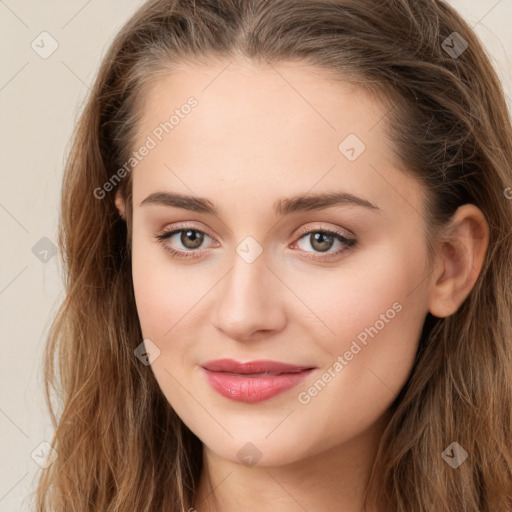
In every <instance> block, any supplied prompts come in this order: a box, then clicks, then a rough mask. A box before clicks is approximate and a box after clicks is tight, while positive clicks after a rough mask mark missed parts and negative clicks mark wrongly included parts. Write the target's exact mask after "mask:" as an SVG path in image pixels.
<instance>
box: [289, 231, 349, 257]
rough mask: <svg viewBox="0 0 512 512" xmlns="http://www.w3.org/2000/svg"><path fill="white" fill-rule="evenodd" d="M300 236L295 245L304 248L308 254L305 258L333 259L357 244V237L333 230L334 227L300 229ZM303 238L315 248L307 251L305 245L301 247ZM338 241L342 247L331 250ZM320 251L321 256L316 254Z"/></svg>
mask: <svg viewBox="0 0 512 512" xmlns="http://www.w3.org/2000/svg"><path fill="white" fill-rule="evenodd" d="M299 235H301V236H300V238H299V239H298V240H297V242H295V244H294V245H299V248H301V249H302V250H304V251H305V252H306V253H307V255H305V256H304V257H305V258H308V259H313V260H318V261H322V260H326V259H332V258H335V257H337V256H339V255H340V254H341V253H344V252H346V251H348V250H349V249H351V248H352V247H353V246H354V245H355V244H356V239H355V238H352V237H348V236H346V235H345V234H344V233H342V232H340V231H337V230H335V229H334V230H332V229H321V228H318V229H310V230H309V231H305V230H301V231H299ZM302 240H304V241H305V242H307V243H306V244H304V245H306V246H307V245H308V244H309V246H310V247H312V248H313V251H307V250H306V249H305V248H304V245H303V246H302V247H300V245H301V244H300V243H299V242H301V241H302ZM336 242H338V243H339V244H340V245H341V247H340V248H339V249H338V250H337V251H333V252H329V250H330V249H331V248H332V247H333V246H335V245H336ZM315 253H316V254H318V253H320V256H318V255H316V254H315ZM322 253H328V255H327V256H321V254H322Z"/></svg>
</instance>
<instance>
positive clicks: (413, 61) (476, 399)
mask: <svg viewBox="0 0 512 512" xmlns="http://www.w3.org/2000/svg"><path fill="white" fill-rule="evenodd" d="M446 41H448V43H446ZM464 42H466V43H467V48H465V44H464ZM455 50H456V52H455ZM239 55H241V56H242V57H245V58H247V59H250V60H252V61H255V62H270V63H279V62H280V61H282V62H284V61H300V62H304V63H306V64H310V65H311V66H312V67H316V68H317V69H323V70H325V71H326V72H328V73H332V76H336V77H339V79H340V80H349V81H352V82H354V83H357V84H359V85H360V86H361V87H365V88H367V89H368V90H371V91H372V92H374V93H375V94H376V95H377V97H379V98H388V99H389V100H390V101H389V102H388V104H389V110H388V112H387V115H386V116H385V118H384V119H383V120H382V122H383V123H385V127H386V130H387V133H389V135H390V138H391V140H392V141H393V143H394V150H395V153H396V157H397V161H398V162H399V163H400V166H401V168H403V170H404V172H408V173H410V174H411V175H413V176H415V177H416V178H418V179H420V180H421V181H422V182H423V183H424V184H425V185H426V188H427V194H428V203H427V205H428V209H427V211H426V212H425V226H426V230H427V231H428V236H427V239H428V240H433V239H434V238H433V237H434V236H435V235H436V234H439V233H440V232H441V231H440V229H441V227H443V226H446V225H447V222H448V221H449V219H450V217H451V216H452V215H453V213H454V212H455V210H456V209H457V208H458V207H459V206H461V205H462V204H465V203H472V204H475V205H476V206H478V207H479V208H480V209H481V210H482V212H483V213H484V215H485V217H486V219H487V222H488V224H489V228H490V245H489V249H488V251H487V254H486V258H485V261H484V265H483V268H482V270H481V273H480V275H479V277H478V280H477V282H476V284H475V286H474V288H473V289H472V291H471V293H470V295H469V296H468V297H467V299H466V300H465V301H464V302H463V304H462V305H461V306H460V308H459V309H458V310H457V311H456V312H455V313H454V314H453V315H451V316H449V317H447V318H443V319H441V318H436V317H433V316H432V315H430V314H428V315H427V317H426V319H425V324H424V328H423V333H422V336H421V340H420V347H419V350H418V353H417V358H416V361H415V364H414V367H413V370H412V372H411V374H410V377H409V379H408V381H407V383H406V385H405V386H404V387H403V389H402V390H401V392H400V394H399V396H398V397H397V399H396V400H395V402H394V403H393V406H392V412H393V415H392V419H391V421H390V423H389V425H388V426H387V428H386V430H385V432H384V434H383V437H382V440H381V444H380V448H379V451H378V454H377V458H376V461H375V464H374V468H373V471H372V474H371V478H370V483H369V486H368V491H367V494H366V500H367V501H366V505H367V507H368V510H370V509H371V508H372V507H375V506H379V507H382V509H386V510H387V509H389V510H393V511H396V512H412V511H414V512H427V511H429V512H441V511H457V512H470V511H471V512H477V511H478V512H491V511H492V512H499V511H503V510H511V509H512V447H511V440H512V332H511V330H512V286H511V283H512V249H511V248H512V243H511V234H512V201H511V200H510V199H509V198H508V194H507V193H506V191H507V190H512V189H510V188H509V187H511V186H512V173H511V168H512V167H511V166H512V128H511V123H510V116H509V114H508V110H507V106H506V103H505V100H504V93H503V90H502V87H501V84H500V82H499V80H498V78H497V75H496V73H495V71H494V69H493V67H492V65H491V63H490V61H489V59H488V57H487V56H486V53H485V51H484V49H483V47H482V44H481V43H480V41H479V40H478V38H477V37H476V35H475V33H474V32H473V31H472V29H471V28H470V27H469V26H468V24H467V23H466V22H465V21H464V20H463V19H462V18H461V17H460V15H458V14H457V12H456V11H455V10H454V9H453V8H451V7H450V6H449V5H447V4H446V3H445V2H444V1H440V0H382V1H376V0H308V1H302V0H300V1H297V0H272V1H265V0H150V1H148V2H147V3H145V4H144V5H143V6H142V7H141V8H140V9H139V10H138V11H137V12H136V13H135V15H133V16H132V18H131V19H130V20H129V21H128V22H127V23H126V25H125V26H124V27H123V28H122V29H121V30H120V32H119V33H118V34H117V36H116V38H115V40H114V41H113V43H112V44H111V46H110V48H109V50H108V52H107V54H106V55H105V57H104V59H103V61H102V64H101V67H100V70H99V73H98V76H97V78H96V81H95V83H94V86H93V88H92V91H91V93H90V96H89V98H88V101H87V103H86V104H85V107H84V110H83V112H82V114H81V117H80V120H79V122H78V124H77V126H76V132H75V134H74V139H73V144H72V147H71V150H70V153H69V156H68V160H67V165H66V169H65V174H64V180H63V187H62V206H61V223H60V237H59V243H60V249H61V254H62V258H63V266H64V277H65V293H66V295H65V299H64V301H63V303H62V305H61V308H60V310H59V312H58V315H57V316H56V318H55V319H54V321H53V324H52V326H51V331H50V333H49V338H48V343H47V346H46V353H45V360H44V375H45V386H46V387H45V393H46V400H47V403H48V406H49V408H50V413H51V419H52V423H53V426H54V428H55V434H54V437H53V439H52V441H51V444H52V446H53V448H54V449H55V450H56V451H57V454H58V457H57V459H56V460H55V462H53V464H51V465H50V466H49V467H48V468H47V469H45V470H43V471H42V473H41V475H40V480H39V485H38V488H37V491H36V492H35V498H36V501H37V510H38V511H43V510H44V511H49V510H51V511H52V512H71V511H73V512H85V511H90V510H94V511H96V512H101V511H105V512H106V511H109V512H114V511H116V512H121V511H130V512H133V511H135V510H136V511H137V512H150V511H151V512H155V511H157V510H173V511H177V512H181V511H187V510H188V509H189V507H192V506H193V499H194V496H195V492H196V490H197V483H198V479H199V475H200V473H201V470H202V444H201V442H200V440H199V439H198V438H197V437H196V436H195V435H194V434H193V433H192V432H191V431H190V430H189V429H188V428H187V427H186V426H185V425H184V424H183V422H182V421H181V419H180V418H179V417H178V416H177V414H176V413H175V412H174V411H173V409H172V408H171V407H170V405H169V404H168V402H167V401H166V399H165V398H164V396H163V394H162V392H161V390H160V389H159V386H158V384H157V382H156V380H155V378H154V375H153V373H152V371H151V368H150V367H149V366H145V365H143V364H141V362H140V361H139V360H138V359H137V358H136V357H135V356H134V349H135V348H136V347H137V346H138V345H139V344H140V343H141V341H142V333H141V329H140V325H139V322H138V316H137V310H136V307H135V301H134V293H133V286H132V281H131V261H130V229H131V182H132V180H131V173H130V172H127V173H126V175H124V174H125V173H121V174H119V172H118V171H119V169H120V168H122V166H123V165H124V164H125V162H127V161H129V158H130V153H131V152H132V151H133V149H134V148H133V140H134V133H135V130H136V129H137V123H138V120H139V118H140V114H141V110H142V109H141V104H142V101H143V98H144V91H146V90H147V86H148V85H149V83H150V82H151V81H152V80H155V79H156V77H158V76H162V75H163V74H165V73H166V72H168V70H170V69H172V66H173V65H175V64H179V63H180V62H186V61H188V62H190V61H192V60H195V61H198V62H201V61H204V62H206V61H207V59H209V58H218V59H224V60H226V62H228V61H229V60H230V59H232V58H233V57H234V56H239ZM116 173H117V175H118V176H121V175H123V177H122V179H121V180H120V181H119V183H118V184H117V183H116V184H115V185H116V187H114V185H112V187H105V186H104V185H105V183H107V182H109V183H112V181H109V180H112V177H113V176H114V175H115V174H116ZM107 188H108V189H111V188H115V189H116V190H117V189H118V190H120V191H121V192H122V194H123V196H124V197H125V199H126V200H127V210H126V222H125V221H123V219H121V218H120V217H119V215H118V211H117V209H116V207H115V204H114V192H113V191H111V190H109V191H108V192H105V190H106V189H107ZM99 189H101V190H102V191H103V192H102V194H103V195H104V197H102V198H100V197H98V196H99V194H98V193H96V194H95V193H94V191H95V190H99ZM52 390H53V391H55V394H56V396H55V397H54V398H53V399H52V397H51V394H52ZM52 400H55V402H54V404H52ZM454 441H455V442H457V443H458V444H459V445H460V446H461V447H462V448H464V450H465V451H466V452H467V453H468V458H467V460H466V461H465V462H464V463H463V464H462V465H460V466H459V467H458V468H457V469H453V468H452V467H450V465H448V464H447V463H446V462H445V460H443V457H442V456H441V454H442V452H443V450H445V448H446V447H447V446H449V445H450V444H451V443H452V442H454Z"/></svg>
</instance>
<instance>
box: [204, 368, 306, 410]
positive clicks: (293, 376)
mask: <svg viewBox="0 0 512 512" xmlns="http://www.w3.org/2000/svg"><path fill="white" fill-rule="evenodd" d="M203 370H204V372H205V374H206V378H207V379H208V382H209V383H210V386H211V387H212V388H213V389H214V390H215V391H217V392H218V393H220V394H221V395H222V396H225V397H226V398H230V399H231V400H236V401H238V402H248V403H254V402H261V401H263V400H268V399H269V398H272V397H273V396H276V395H278V394H279V393H283V392H284V391H286V390H288V389H291V388H293V387H294V386H296V385H297V384H300V383H301V382H302V381H303V380H304V379H305V378H306V377H307V376H308V375H309V374H310V373H311V372H312V371H313V370H314V369H313V368H311V369H309V370H303V371H301V372H296V373H282V374H281V375H271V376H267V377H248V376H246V375H234V374H231V373H225V372H211V371H209V370H206V369H205V368H203Z"/></svg>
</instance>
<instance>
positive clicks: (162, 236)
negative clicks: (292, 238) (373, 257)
mask: <svg viewBox="0 0 512 512" xmlns="http://www.w3.org/2000/svg"><path fill="white" fill-rule="evenodd" d="M183 231H195V232H197V233H202V234H204V235H206V236H208V237H210V238H212V239H213V237H211V236H210V235H209V234H208V233H207V232H205V231H203V230H201V229H196V228H194V227H193V226H187V225H184V226H179V229H176V228H174V229H172V230H170V231H165V230H164V231H163V232H161V233H159V234H157V235H156V236H155V239H156V240H157V242H158V243H160V244H162V245H163V247H164V249H165V250H166V251H167V252H169V253H170V254H171V256H172V257H173V258H179V259H186V258H198V257H200V256H202V255H203V254H204V251H205V249H203V250H200V249H198V250H195V249H189V250H188V251H181V250H178V249H173V248H172V247H169V246H168V245H166V244H165V241H166V240H167V239H169V238H171V237H172V236H173V235H175V234H177V233H181V232H183ZM312 233H322V234H324V235H333V236H334V237H335V238H336V239H337V240H338V241H339V242H341V243H342V244H344V245H345V247H343V248H342V249H339V250H338V251H336V252H334V253H324V254H328V256H322V257H318V256H304V258H306V259H311V260H315V261H321V262H325V261H330V260H331V259H333V258H335V257H336V256H339V255H340V254H342V253H345V252H347V251H349V250H351V249H352V248H353V247H354V245H355V244H356V239H355V238H348V237H347V236H345V235H344V234H343V233H341V232H340V231H337V230H335V229H321V228H313V229H309V230H300V231H299V233H297V237H298V238H297V241H299V240H301V239H302V238H305V237H306V235H311V234H312ZM294 243H295V242H294ZM305 252H306V253H307V254H312V253H311V252H309V251H305ZM197 253H199V256H198V255H197ZM315 254H322V253H315Z"/></svg>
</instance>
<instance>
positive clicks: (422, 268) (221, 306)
mask: <svg viewBox="0 0 512 512" xmlns="http://www.w3.org/2000/svg"><path fill="white" fill-rule="evenodd" d="M227 64H228V62H213V61H212V62H211V63H209V64H208V65H205V64H204V63H203V64H202V65H200V66H199V65H192V64H191V65H189V66H187V67H185V66H183V67H181V68H179V69H177V70H174V71H173V72H172V73H171V72H170V73H169V75H168V76H165V77H160V78H158V79H157V80H156V81H155V82H154V84H153V85H152V86H151V88H150V89H149V90H148V93H147V96H146V102H145V105H144V114H143V119H142V122H141V123H140V126H139V129H138V133H137V138H136V141H135V144H134V147H136V148H138V147H140V146H141V145H142V144H143V143H144V141H145V140H146V137H147V136H148V135H149V134H151V131H152V130H153V129H154V128H155V127H156V126H158V125H159V123H161V122H162V121H164V120H165V119H168V117H169V115H168V113H170V112H172V111H173V110H174V109H175V108H178V107H179V106H180V105H182V104H184V103H185V102H186V100H187V98H189V97H190V96H194V97H195V98H196V99H197V100H198V106H197V107H196V108H195V109H193V110H192V112H191V113H190V114H189V115H188V116H186V117H185V118H184V119H182V120H181V121H180V124H179V125H178V126H176V127H175V129H174V130H173V131H172V132H171V133H170V134H169V135H167V136H166V137H165V138H164V139H163V140H162V142H160V143H159V144H158V145H157V146H156V147H155V148H154V149H152V150H151V151H150V152H149V154H148V155H147V156H146V157H145V158H144V159H143V160H142V161H141V162H140V163H138V164H137V166H136V168H135V169H134V170H133V172H132V178H133V239H132V253H133V260H132V273H133V282H134V290H135V296H136V302H137V309H138V314H139V319H140V323H141V328H142V331H143V334H144V338H145V339H150V340H151V341H152V342H153V343H154V344H155V345H157V346H158V348H159V350H160V355H159V356H158V357H157V358H156V359H155V360H154V362H153V363H152V365H151V368H152V371H153V372H154V375H155V377H156V379H157V381H158V383H159V385H160V387H161V389H162V392H163V393H164V395H165V396H166V398H167V400H168V401H169V403H170V404H171V405H172V407H173V408H174V409H175V410H176V411H177V413H178V415H179V416H180V417H181V418H182V420H183V421H184V422H185V424H186V425H187V426H188V427H189V428H190V429H191V430H192V431H193V432H194V433H195V434H196V435H197V436H198V437H199V438H200V439H201V441H202V442H203V446H204V451H203V457H204V459H203V460H204V471H203V473H202V476H201V481H200V486H199V493H198V496H197V499H196V500H195V502H194V507H195V509H197V510H198V511H199V512H203V511H210V510H214V508H213V502H212V497H213V495H215V496H216V497H217V499H218V502H219V504H220V510H222V511H223V512H234V511H238V510H244V511H248V512H253V511H256V510H257V511H260V510H273V511H274V512H285V511H286V512H293V511H303V510H322V511H325V512H330V511H332V512H334V511H340V510H343V511H344V512H355V511H359V510H360V509H361V505H362V500H363V493H364V489H365V485H366V483H367V481H368V477H369V474H370V471H371V467H372V463H373V460H374V458H375V454H376V450H377V447H378V443H379V440H380V438H381V435H382V432H383V430H384V429H385V427H386V425H387V423H388V421H389V412H388V409H389V406H390V404H391V403H392V402H393V400H394V399H395V398H396V396H397V395H398V393H399V391H400V389H401V388H402V387H403V385H404V384H405V382H406V380H407V377H408V376H409V374H410V371H411V368H412V364H413V360H414V356H415V354H416V351H417V347H418V342H419V337H420V333H421V328H422V325H423V322H424V319H425V316H426V314H427V312H429V311H430V312H431V313H432V314H434V315H436V316H440V317H444V316H448V315H450V314H452V313H453V312H455V311H456V310H457V308H458V307H459V306H460V304H461V303H462V302H463V300H464V299H465V298H466V297H467V295H468V294H469V292H470V290H471V288H472V287H473V285H474V283H475V281H476V278H477V276H478V273H479V272H480V269H481V265H482V262H483V258H484V254H485V251H486V248H487V244H488V227H487V224H486V222H485V219H484V217H483V215H482V213H481V212H480V210H478V208H476V207H475V206H473V205H464V206H463V207H461V208H459V210H457V212H456V214H455V216H454V217H453V229H452V231H451V236H452V238H451V239H450V240H449V241H447V242H444V243H443V244H439V245H437V246H436V247H437V252H436V261H435V265H434V267H433V268H432V269H429V268H428V265H427V246H426V240H425V234H424V223H425V221H424V219H423V217H422V216H421V215H420V212H422V211H423V210H422V208H423V205H424V200H425V191H424V190H423V189H422V188H421V186H420V184H419V181H418V180H414V179H412V178H410V177H408V176H407V175H406V174H405V173H403V172H402V171H401V170H400V169H399V166H398V164H397V162H396V159H395V157H394V155H393V152H392V146H391V144H390V143H389V142H388V140H387V138H386V133H385V132H384V131H383V130H384V127H383V125H384V123H380V122H379V121H381V120H382V118H383V117H384V116H385V112H386V109H385V108H384V106H383V105H381V104H380V103H378V102H377V100H376V99H375V98H373V97H371V96H370V95H368V94H367V93H366V92H364V91H362V90H361V89H358V88H356V87H355V86H351V85H349V84H348V83H345V82H339V81H338V82H335V81H333V80H329V79H328V78H326V77H325V76H322V75H320V74H319V73H318V72H317V71H315V70H314V69H313V68H311V67H308V66H307V65H301V64H298V63H282V64H280V65H273V67H271V66H264V65H261V64H258V65H256V64H253V63H249V62H247V61H244V60H235V61H232V62H231V64H230V65H229V66H228V67H227V68H226V65H227ZM205 87H206V88H205ZM350 133H353V134H356V135H357V137H358V138H359V139H360V140H362V141H363V142H364V144H365V145H366V150H365V151H364V152H363V153H362V154H361V155H360V156H359V157H358V158H357V159H356V160H355V161H352V162H351V161H349V160H348V159H347V158H346V157H345V156H344V155H343V154H342V153H341V152H340V151H339V149H338V146H339V144H340V143H341V142H342V141H343V140H344V139H345V137H346V136H347V135H348V134H350ZM333 191H345V192H349V193H352V194H354V195H356V196H358V197H362V198H364V199H366V200H368V201H371V202H372V203H373V204H375V205H376V206H378V208H379V210H378V211H375V210H372V209H369V208H364V207H361V206H358V205H336V206H331V207H329V208H324V209H321V210H316V211H315V210H312V211H306V212H300V213H292V214H290V215H286V216H282V215H276V214H275V213H274V211H273V204H274V202H275V201H277V200H278V199H281V198H285V197H291V196H295V195H302V194H306V193H309V194H314V193H320V192H333ZM154 192H178V193H182V194H190V195H195V196H200V197H204V198H207V199H209V200H210V201H211V202H213V203H214V204H215V205H217V207H218V209H219V212H220V215H219V216H218V217H217V216H215V215H211V214H207V213H197V212H192V211H188V210H186V209H182V208H177V207H173V206H165V205H158V204H145V205H142V206H141V202H142V201H143V200H144V199H145V198H146V197H147V196H148V195H149V194H152V193H154ZM116 204H117V207H118V209H119V212H120V213H121V214H122V215H124V210H125V206H126V205H125V204H124V200H123V198H122V197H121V195H120V194H119V193H118V194H117V195H116ZM178 223H186V224H187V225H186V228H187V229H194V230H195V229H197V230H200V231H203V232H205V233H206V235H205V236H204V240H203V243H202V244H201V245H200V247H199V248H198V249H193V248H190V247H191V244H192V242H189V246H188V247H187V246H185V245H183V243H182V242H181V241H180V235H181V233H178V234H177V235H174V236H173V237H172V238H171V239H167V240H166V241H165V243H166V244H167V246H171V247H173V248H175V249H179V250H182V251H194V250H196V251H202V252H203V254H202V255H200V256H198V257H196V256H194V257H192V258H189V259H176V258H173V257H172V256H171V255H170V254H169V252H167V251H166V250H165V248H164V246H163V245H162V244H161V243H159V242H158V241H157V239H156V238H155V236H156V235H157V234H158V233H160V232H161V231H162V230H163V229H168V228H169V229H170V228H172V227H173V226H177V224H178ZM179 227H182V228H183V226H179ZM304 227H305V228H308V229H307V230H308V231H313V234H314V233H315V231H314V230H315V229H316V230H319V229H320V230H325V229H338V230H340V231H341V232H342V233H343V234H345V236H352V237H355V238H356V239H357V243H356V245H355V246H353V247H351V248H349V249H348V250H346V251H345V252H343V253H341V254H339V255H338V256H336V257H333V258H332V259H331V260H326V261H323V262H322V261H321V258H322V257H325V256H326V255H327V254H326V253H323V252H321V249H318V244H315V243H314V240H313V239H312V237H311V233H310V234H309V235H306V236H303V235H301V236H302V238H300V237H299V236H297V232H298V230H299V229H300V228H304ZM248 236H250V237H253V238H254V239H255V240H256V241H257V243H258V244H259V246H260V247H261V249H262V253H261V255H260V256H259V257H258V258H257V259H255V261H253V262H252V263H248V262H247V261H245V260H244V259H243V258H242V257H240V256H239V255H238V254H237V252H236V249H237V247H238V245H239V244H240V243H241V242H242V241H244V239H245V238H246V237H248ZM299 239H300V240H299ZM185 243H187V240H186V239H185ZM327 247H328V246H327ZM343 247H344V246H343V244H342V243H341V242H339V241H338V240H337V239H336V238H333V239H332V241H331V247H330V248H328V249H327V253H330V254H334V253H336V252H337V251H338V250H339V249H341V248H343ZM308 255H309V256H313V257H315V256H316V257H318V259H317V260H312V259H308ZM395 303H399V304H400V305H401V306H402V309H401V310H400V311H399V312H396V314H395V315H394V318H393V319H390V320H389V321H388V322H385V324H384V327H383V328H381V329H380V330H379V331H378V334H376V335H375V336H374V337H373V338H371V337H369V338H368V342H367V345H366V346H363V347H362V349H361V350H360V351H359V352H358V353H357V355H355V356H354V357H353V358H352V359H351V360H350V361H347V364H346V366H344V368H343V370H342V371H340V372H339V373H337V374H336V376H335V377H334V378H332V379H331V381H330V382H329V383H328V384H327V385H326V386H325V387H324V388H323V389H322V390H321V391H320V392H318V393H317V395H316V396H313V397H311V400H310V401H309V403H307V404H304V403H301V402H300V401H299V400H298V395H299V393H300V392H304V391H306V392H307V390H308V389H309V388H310V387H311V386H312V385H313V384H314V382H315V381H317V380H318V379H319V378H321V376H322V374H324V373H325V372H326V371H327V370H328V368H329V367H332V365H333V363H334V362H335V361H336V358H337V356H338V355H343V354H344V353H345V352H346V351H347V350H349V349H350V346H351V343H352V342H353V340H355V339H356V337H357V336H358V334H360V333H361V332H362V331H364V330H365V328H369V327H370V326H374V325H375V324H376V321H377V320H379V319H380V318H382V317H381V315H382V314H386V311H388V310H389V309H390V308H392V305H393V304H395ZM224 357H227V358H233V359H236V360H239V361H248V360H255V359H271V360H275V361H281V362H287V363H292V364H306V365H308V366H315V367H317V370H315V372H314V373H313V374H312V375H310V376H309V378H308V379H307V380H306V381H305V382H304V383H303V384H300V385H299V386H297V387H295V388H292V389H291V390H288V391H286V392H284V393H282V394H280V395H277V396H275V397H273V398H271V399H270V400H267V401H263V402H259V403H252V404H247V403H241V402H236V401H232V400H229V399H227V398H225V397H223V396H221V395H219V394H218V393H217V392H216V391H214V390H213V389H212V388H211V387H210V385H209V384H208V382H207V380H206V379H205V377H204V376H203V374H202V372H201V369H200V366H199V365H200V364H201V363H204V362H206V361H208V360H211V359H218V358H224ZM248 442H250V443H252V444H253V445H254V446H255V447H256V448H257V450H258V451H259V453H260V456H261V458H260V459H259V460H258V462H257V463H256V465H252V466H250V465H246V464H244V463H243V462H242V460H241V459H240V458H239V456H238V455H237V454H238V452H239V450H241V449H242V448H243V447H244V446H245V445H246V443H248ZM245 450H248V448H247V447H246V448H245ZM251 450H252V448H251ZM210 480H211V482H212V484H213V487H214V488H215V491H214V493H210V488H209V481H210Z"/></svg>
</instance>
